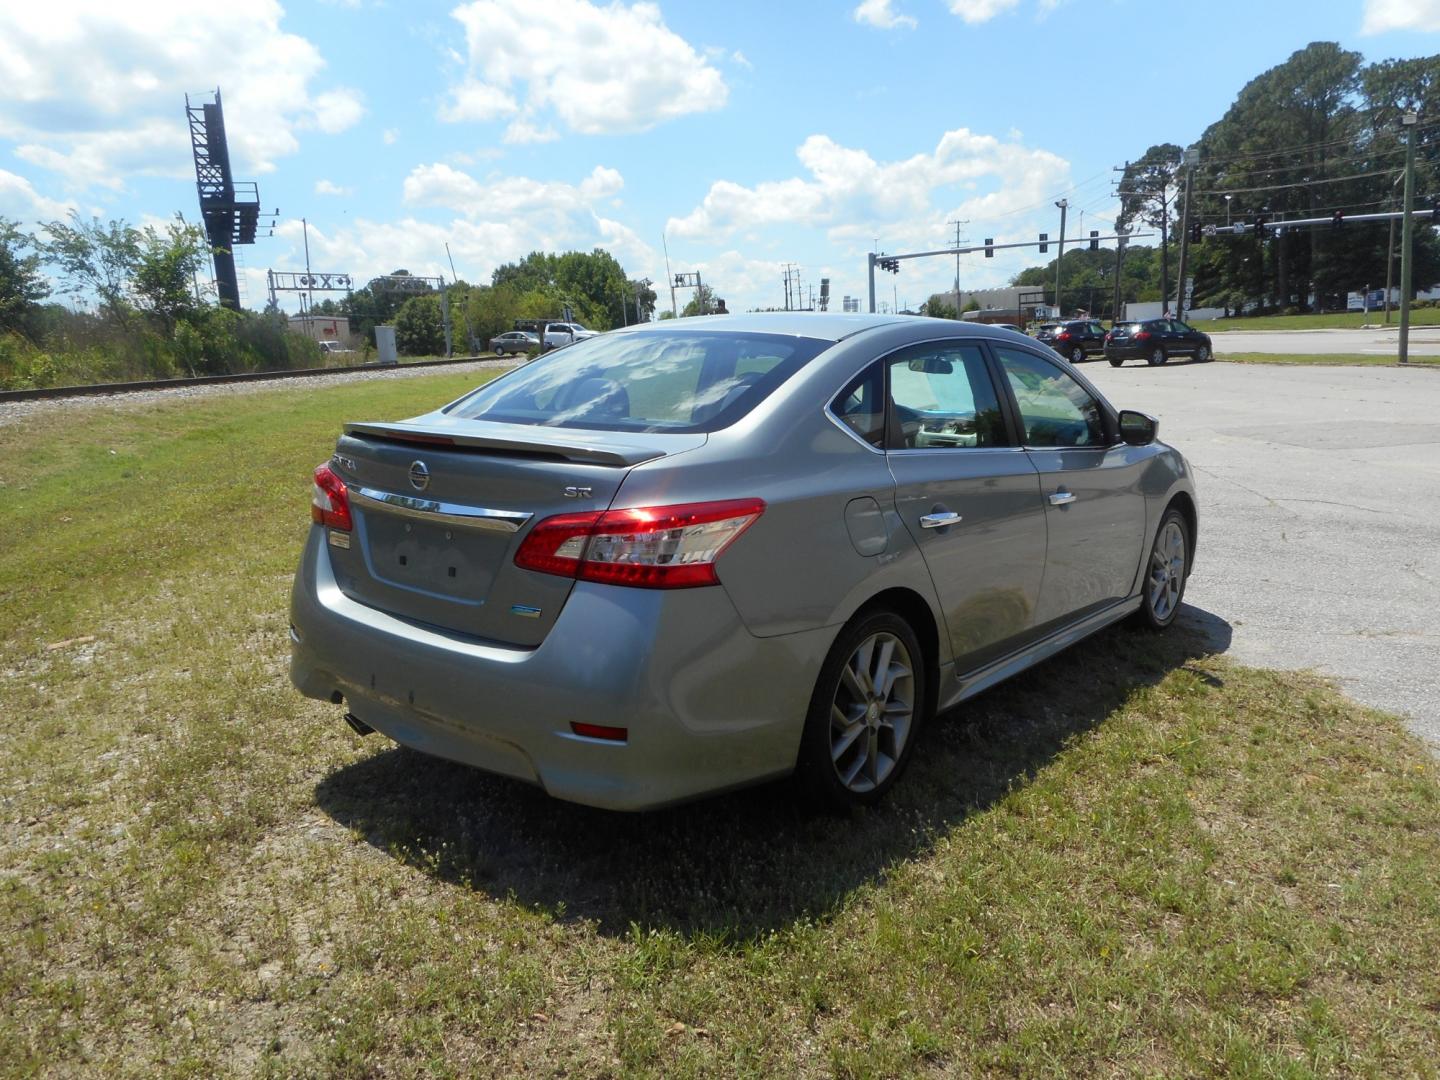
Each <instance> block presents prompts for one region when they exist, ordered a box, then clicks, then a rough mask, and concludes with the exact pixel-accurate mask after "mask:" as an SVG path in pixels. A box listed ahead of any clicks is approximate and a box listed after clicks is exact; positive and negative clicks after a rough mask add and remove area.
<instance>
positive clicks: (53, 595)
mask: <svg viewBox="0 0 1440 1080" xmlns="http://www.w3.org/2000/svg"><path fill="white" fill-rule="evenodd" d="M466 384H467V381H466V380H465V379H463V378H461V377H458V376H455V375H440V376H433V377H424V378H416V379H410V380H403V381H400V380H397V381H384V382H381V381H376V382H370V383H357V384H352V385H348V386H344V387H336V388H330V389H326V390H322V391H308V392H305V393H285V392H267V393H257V394H250V395H243V396H240V395H236V396H226V397H214V398H206V399H200V400H196V401H191V402H177V403H173V404H167V405H164V406H162V407H155V408H152V409H150V410H148V411H138V410H134V409H120V410H117V411H106V410H91V411H88V412H83V413H79V412H73V411H72V412H65V413H52V414H48V415H46V416H44V417H36V418H32V419H31V420H29V421H26V422H23V423H21V424H18V425H14V426H10V427H5V428H0V549H3V552H4V559H3V560H0V734H3V736H4V739H5V745H6V754H5V755H4V757H3V759H0V799H3V801H4V813H3V814H0V933H3V950H0V1000H3V1005H4V1007H3V1010H0V1073H3V1074H6V1075H29V1074H39V1073H47V1074H48V1073H61V1074H76V1073H83V1074H90V1075H105V1076H110V1075H132V1076H149V1075H154V1074H157V1073H163V1074H174V1075H196V1076H206V1077H209V1076H216V1075H226V1074H238V1075H257V1074H258V1075H273V1076H286V1077H289V1076H312V1075H313V1076H319V1075H340V1076H378V1075H401V1076H405V1075H421V1074H424V1075H429V1074H435V1075H450V1076H470V1075H476V1074H485V1075H515V1074H519V1073H524V1074H527V1075H566V1076H612V1075H622V1074H623V1075H655V1076H662V1075H663V1076H667V1077H668V1076H697V1075H750V1076H775V1075H784V1076H790V1075H811V1076H829V1075H842V1076H870V1075H897V1074H900V1075H906V1074H924V1075H937V1076H938V1075H944V1076H952V1075H976V1074H989V1075H994V1074H1005V1075H1019V1076H1031V1075H1083V1076H1089V1075H1117V1074H1119V1075H1133V1074H1146V1075H1170V1076H1181V1075H1206V1074H1208V1075H1217V1074H1225V1075H1239V1076H1273V1075H1283V1076H1297V1077H1299V1076H1311V1075H1317V1076H1318V1075H1335V1074H1360V1075H1375V1076H1402V1075H1417V1074H1418V1075H1426V1074H1433V1072H1434V1069H1435V1065H1434V1063H1435V1061H1436V1060H1437V1052H1440V966H1437V964H1436V963H1435V957H1437V956H1440V891H1437V889H1436V887H1435V881H1436V866H1437V865H1440V778H1437V775H1436V767H1435V763H1434V762H1433V761H1432V759H1431V758H1430V757H1428V756H1427V754H1426V753H1425V751H1424V750H1423V749H1422V748H1421V747H1420V746H1419V745H1418V744H1417V743H1416V742H1415V740H1414V739H1412V738H1411V737H1410V736H1408V735H1406V734H1405V733H1404V732H1403V730H1402V729H1401V727H1400V726H1399V725H1398V724H1397V723H1396V722H1395V721H1394V720H1392V719H1390V718H1388V717H1386V716H1383V715H1380V714H1377V713H1374V712H1370V711H1368V710H1365V709H1362V708H1359V707H1357V706H1355V705H1353V704H1351V703H1349V702H1347V701H1346V700H1344V699H1343V698H1341V697H1339V696H1338V695H1336V694H1335V693H1334V692H1333V691H1332V690H1331V689H1329V688H1328V687H1327V686H1325V685H1324V684H1322V683H1321V682H1319V681H1318V680H1316V679H1313V678H1310V677H1307V676H1304V675H1290V674H1276V673H1267V672H1261V671H1254V670H1248V669H1244V668H1240V667H1238V666H1235V665H1232V664H1229V663H1227V662H1226V661H1224V660H1223V659H1222V658H1219V657H1216V656H1213V655H1212V652H1213V650H1214V649H1215V648H1217V647H1218V645H1219V644H1221V643H1223V640H1224V637H1225V634H1226V630H1225V627H1224V624H1223V623H1221V622H1220V621H1219V620H1217V619H1215V618H1214V617H1213V616H1208V615H1205V614H1204V613H1202V612H1195V611H1191V612H1190V613H1188V614H1187V619H1186V622H1185V623H1184V624H1183V625H1181V626H1180V627H1178V628H1177V629H1176V630H1175V631H1173V632H1172V633H1170V634H1168V635H1164V636H1160V637H1154V636H1148V635H1145V634H1142V633H1139V632H1137V631H1133V630H1129V629H1116V630H1113V631H1110V632H1107V633H1104V634H1102V635H1100V636H1098V637H1096V638H1094V639H1091V640H1090V641H1089V642H1087V643H1085V644H1083V645H1082V646H1080V647H1079V648H1077V649H1074V650H1072V651H1071V652H1070V653H1068V654H1067V655H1066V656H1064V657H1061V658H1059V659H1057V660H1055V661H1053V662H1051V663H1049V664H1047V665H1045V666H1044V667H1042V668H1041V669H1040V670H1038V671H1035V672H1033V673H1031V674H1028V675H1026V676H1023V677H1021V678H1019V679H1016V680H1013V681H1012V682H1011V683H1009V684H1007V685H1006V686H1004V687H1002V688H1001V689H999V690H997V691H995V692H992V693H990V694H988V695H986V696H984V697H983V698H982V699H980V700H979V701H977V702H975V703H974V704H973V705H972V706H970V707H967V708H966V709H965V710H964V711H963V713H962V714H960V715H953V716H947V717H943V718H941V719H940V720H939V721H937V722H936V723H935V724H934V725H933V726H932V727H931V728H930V729H929V730H928V731H927V732H925V733H924V740H925V741H924V744H923V746H922V753H921V754H920V757H919V760H917V762H916V765H915V768H914V769H913V770H912V771H911V773H910V774H909V775H908V776H907V778H906V781H905V783H904V785H903V786H902V788H901V789H899V790H897V791H896V793H895V797H894V798H892V799H891V800H890V801H889V802H888V803H887V804H885V805H884V806H883V807H881V808H879V809H877V810H874V811H870V812H866V813H857V814H854V815H850V816H846V817H833V816H826V815H816V814H813V813H811V812H808V811H806V810H804V809H802V808H800V807H798V806H797V805H796V804H795V803H794V802H792V801H791V799H790V798H789V795H788V793H787V792H786V790H785V789H784V788H783V786H775V787H767V788H763V789H759V790H755V791H750V792H746V793H742V794H738V795H733V796H728V797H724V798H720V799H715V800H710V801H707V802H704V803H700V804H697V805H694V806H690V807H684V808H681V809H677V810H673V811H668V812H665V813H657V814H651V815H646V816H642V817H621V816H615V815H610V814H605V813H602V812H598V811H592V810H586V809H582V808H577V807H573V806H568V805H565V804H560V803H556V802H553V801H551V800H549V799H547V798H546V797H544V796H543V795H542V794H541V793H539V792H537V791H534V790H532V789H529V788H526V787H524V786H522V785H518V784H515V783H512V782H508V781H505V780H501V779H497V778H492V777H488V776H485V775H483V774H480V773H477V772H474V771H472V770H468V769H465V768H462V767H459V766H454V765H450V764H448V763H445V762H440V761H434V760H428V759H425V758H423V757H421V756H419V755H416V754H413V753H410V752H407V751H401V750H397V749H395V748H394V747H393V746H391V745H389V744H387V743H385V742H383V741H382V740H380V739H379V738H378V737H372V738H370V739H368V740H364V741H362V740H359V739H357V738H355V737H354V736H353V735H351V734H350V733H349V731H348V730H347V729H346V728H345V727H344V726H343V725H342V724H341V723H340V720H339V715H338V713H339V710H338V709H336V708H334V707H327V706H324V705H320V704H318V703H315V702H310V701H306V700H303V699H301V698H300V697H299V696H298V695H296V694H295V693H294V692H293V691H292V690H291V689H290V687H289V684H288V681H287V678H286V660H287V658H286V652H287V639H286V597H287V592H288V589H289V581H290V574H291V571H292V567H293V564H294V562H295V559H296V556H297V553H298V549H299V545H300V542H301V538H302V536H303V535H304V531H305V529H306V527H307V525H308V515H307V500H308V486H307V483H308V473H309V470H310V468H311V467H312V466H313V465H314V464H315V463H316V462H318V461H320V460H322V459H323V458H324V457H325V456H326V455H327V454H328V453H329V450H330V445H331V440H332V438H333V435H334V433H335V431H336V430H337V429H338V427H339V424H340V422H341V421H342V420H343V419H346V418H366V417H396V416H402V415H408V414H412V413H415V412H418V411H420V410H422V409H424V408H426V407H428V406H431V405H433V404H434V403H436V402H438V401H442V400H444V399H446V398H448V397H450V396H453V395H455V394H458V393H459V392H460V391H461V390H462V389H464V387H465V385H466Z"/></svg>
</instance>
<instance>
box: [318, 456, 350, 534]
mask: <svg viewBox="0 0 1440 1080" xmlns="http://www.w3.org/2000/svg"><path fill="white" fill-rule="evenodd" d="M310 519H311V520H312V521H314V522H315V523H316V524H317V525H324V526H326V527H327V528H330V529H340V530H341V531H342V532H349V531H350V529H351V522H350V495H349V493H348V492H347V491H346V490H345V481H344V480H341V479H340V477H339V476H337V475H336V473H335V470H334V469H332V468H330V466H329V465H328V464H327V465H321V466H319V467H318V468H316V470H315V488H314V490H313V491H312V492H311V495H310Z"/></svg>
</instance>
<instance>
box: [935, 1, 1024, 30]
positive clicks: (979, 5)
mask: <svg viewBox="0 0 1440 1080" xmlns="http://www.w3.org/2000/svg"><path fill="white" fill-rule="evenodd" d="M1019 4H1020V0H950V13H951V14H952V15H959V16H960V18H961V19H963V20H964V21H965V22H967V23H969V24H971V25H972V26H973V25H974V24H976V23H983V22H989V21H990V20H991V19H993V18H995V16H996V15H1001V14H1003V13H1004V12H1007V11H1009V10H1011V9H1012V8H1015V7H1018V6H1019Z"/></svg>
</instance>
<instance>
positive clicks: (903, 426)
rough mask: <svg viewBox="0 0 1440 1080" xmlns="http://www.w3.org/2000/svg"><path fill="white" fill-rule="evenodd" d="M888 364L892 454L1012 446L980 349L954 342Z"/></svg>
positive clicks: (925, 347) (911, 352)
mask: <svg viewBox="0 0 1440 1080" xmlns="http://www.w3.org/2000/svg"><path fill="white" fill-rule="evenodd" d="M886 364H887V366H888V367H889V373H890V424H889V437H888V445H889V447H890V448H891V449H892V450H930V449H946V450H965V449H976V448H981V447H990V446H1005V445H1007V442H1008V440H1007V439H1006V434H1005V424H1004V421H1003V420H1002V419H1001V415H1000V402H999V399H998V398H997V397H996V396H995V386H994V384H993V383H992V382H991V381H990V373H989V371H988V370H987V368H986V366H985V356H984V354H983V353H982V352H981V351H980V346H979V345H976V344H975V343H973V342H969V343H962V342H954V341H948V342H935V343H926V344H924V345H915V346H912V347H911V348H908V349H905V350H903V351H902V352H900V353H898V354H896V355H895V356H893V357H891V358H890V359H889V360H887V361H886Z"/></svg>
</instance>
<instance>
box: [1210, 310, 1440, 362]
mask: <svg viewBox="0 0 1440 1080" xmlns="http://www.w3.org/2000/svg"><path fill="white" fill-rule="evenodd" d="M1379 318H1380V317H1379V316H1376V321H1377V322H1378V321H1379ZM1393 318H1394V319H1395V323H1392V329H1389V330H1226V331H1223V332H1219V333H1215V334H1212V335H1211V336H1210V340H1211V341H1212V342H1214V344H1215V354H1216V355H1217V356H1226V355H1229V354H1231V353H1289V354H1291V355H1294V354H1297V353H1298V354H1302V355H1313V356H1322V355H1325V354H1327V353H1329V354H1335V353H1363V354H1368V355H1371V356H1395V355H1396V353H1397V352H1398V350H1399V348H1400V337H1399V333H1398V331H1397V330H1396V329H1394V326H1396V325H1398V322H1399V316H1398V315H1397V316H1393ZM1410 353H1411V355H1413V356H1440V326H1412V327H1411V328H1410Z"/></svg>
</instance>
